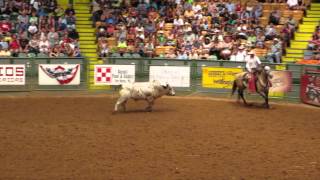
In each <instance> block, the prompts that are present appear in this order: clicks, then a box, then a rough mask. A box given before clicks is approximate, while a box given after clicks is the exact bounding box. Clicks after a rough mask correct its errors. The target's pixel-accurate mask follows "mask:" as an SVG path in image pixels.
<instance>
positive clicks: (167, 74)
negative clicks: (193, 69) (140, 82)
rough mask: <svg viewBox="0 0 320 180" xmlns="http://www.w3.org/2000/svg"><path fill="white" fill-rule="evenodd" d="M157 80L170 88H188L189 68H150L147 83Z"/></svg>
mask: <svg viewBox="0 0 320 180" xmlns="http://www.w3.org/2000/svg"><path fill="white" fill-rule="evenodd" d="M153 80H158V81H160V83H161V84H165V83H169V84H170V86H172V87H190V67H181V66H151V67H150V73H149V81H153Z"/></svg>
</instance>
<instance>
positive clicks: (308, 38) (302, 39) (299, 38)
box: [294, 36, 312, 41]
mask: <svg viewBox="0 0 320 180" xmlns="http://www.w3.org/2000/svg"><path fill="white" fill-rule="evenodd" d="M311 39H312V37H311V36H296V37H294V40H296V41H309V40H311Z"/></svg>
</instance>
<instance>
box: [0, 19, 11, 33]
mask: <svg viewBox="0 0 320 180" xmlns="http://www.w3.org/2000/svg"><path fill="white" fill-rule="evenodd" d="M11 29H12V24H11V23H10V22H8V20H6V19H4V20H2V21H1V22H0V31H1V32H10V31H11Z"/></svg>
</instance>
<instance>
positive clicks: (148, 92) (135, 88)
mask: <svg viewBox="0 0 320 180" xmlns="http://www.w3.org/2000/svg"><path fill="white" fill-rule="evenodd" d="M119 93H120V97H119V99H118V101H117V103H116V105H115V107H114V112H117V111H118V108H119V105H121V106H122V108H123V110H124V111H126V103H127V101H128V100H129V99H134V100H146V101H147V102H148V106H147V108H146V110H147V111H152V106H153V104H154V101H155V100H156V99H157V98H159V97H161V96H163V95H168V96H174V95H175V91H174V89H173V88H172V87H171V86H170V85H169V84H166V85H161V84H160V82H159V81H152V82H135V83H132V84H124V85H122V89H121V90H120V92H119Z"/></svg>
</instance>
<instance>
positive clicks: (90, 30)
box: [78, 28, 96, 33]
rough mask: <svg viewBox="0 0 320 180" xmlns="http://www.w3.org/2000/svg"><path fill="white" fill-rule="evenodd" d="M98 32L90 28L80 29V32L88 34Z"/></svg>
mask: <svg viewBox="0 0 320 180" xmlns="http://www.w3.org/2000/svg"><path fill="white" fill-rule="evenodd" d="M95 31H96V30H95V29H94V28H88V29H78V32H79V33H80V32H87V33H94V32H95Z"/></svg>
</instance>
